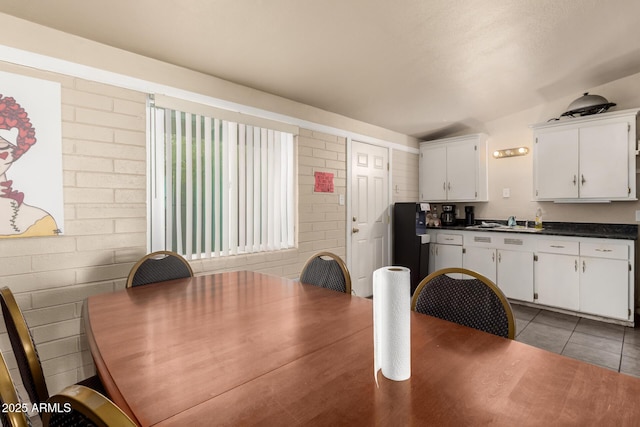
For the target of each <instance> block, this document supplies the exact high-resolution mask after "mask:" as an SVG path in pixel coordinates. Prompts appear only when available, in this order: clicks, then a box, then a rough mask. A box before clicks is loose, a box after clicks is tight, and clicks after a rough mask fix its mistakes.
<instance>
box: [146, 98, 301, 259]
mask: <svg viewBox="0 0 640 427" xmlns="http://www.w3.org/2000/svg"><path fill="white" fill-rule="evenodd" d="M151 110H152V114H153V117H152V123H151V129H152V131H151V140H152V141H151V142H152V147H153V150H152V152H153V154H152V156H153V158H154V160H155V161H153V163H154V167H153V168H152V169H153V170H152V173H151V176H152V177H154V182H153V183H152V191H153V195H152V198H151V200H152V205H153V206H152V208H151V218H152V219H151V229H152V232H151V235H152V242H151V247H152V250H159V249H168V250H173V251H175V252H178V253H180V254H182V255H184V256H186V257H187V258H190V259H191V258H207V257H216V256H226V255H235V254H241V253H251V252H263V251H274V250H279V249H285V248H290V247H293V246H294V225H295V206H294V203H295V187H294V177H295V174H294V165H295V162H294V135H293V134H292V133H289V132H284V131H280V130H274V129H269V128H266V127H261V126H254V125H247V124H243V123H239V122H236V121H230V120H225V119H220V118H215V117H209V116H206V115H202V114H194V113H189V112H184V111H179V110H175V109H168V108H159V107H151ZM153 122H155V123H153Z"/></svg>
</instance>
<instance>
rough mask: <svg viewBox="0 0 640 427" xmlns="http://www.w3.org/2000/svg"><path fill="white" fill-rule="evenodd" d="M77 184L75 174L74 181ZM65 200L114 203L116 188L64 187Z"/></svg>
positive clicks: (68, 201) (71, 201)
mask: <svg viewBox="0 0 640 427" xmlns="http://www.w3.org/2000/svg"><path fill="white" fill-rule="evenodd" d="M72 184H73V185H75V174H74V182H73V183H72ZM64 202H65V203H67V204H71V203H113V202H114V190H113V189H112V188H76V187H67V188H65V189H64Z"/></svg>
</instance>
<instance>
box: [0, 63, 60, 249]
mask: <svg viewBox="0 0 640 427" xmlns="http://www.w3.org/2000/svg"><path fill="white" fill-rule="evenodd" d="M60 92H61V88H60V84H59V83H56V82H51V81H47V80H41V79H35V78H32V77H25V76H21V75H17V74H10V73H5V72H0V238H15V237H33V236H55V235H59V234H61V233H62V232H63V226H64V203H63V198H62V196H63V190H62V115H61V103H60V102H61V96H60V95H61V94H60Z"/></svg>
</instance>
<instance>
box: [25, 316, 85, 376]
mask: <svg viewBox="0 0 640 427" xmlns="http://www.w3.org/2000/svg"><path fill="white" fill-rule="evenodd" d="M80 321H81V319H72V320H65V321H62V322H56V323H49V324H47V325H42V326H36V327H35V328H29V329H31V334H32V336H33V341H34V342H35V343H36V346H39V345H40V343H45V342H49V341H54V340H59V339H62V338H69V337H73V336H76V335H79V334H80ZM76 367H77V366H76ZM74 368H75V367H74Z"/></svg>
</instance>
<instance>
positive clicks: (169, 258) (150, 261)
mask: <svg viewBox="0 0 640 427" xmlns="http://www.w3.org/2000/svg"><path fill="white" fill-rule="evenodd" d="M185 277H193V270H192V269H191V265H189V262H187V260H186V259H184V258H183V257H182V256H180V255H179V254H177V253H175V252H172V251H156V252H152V253H150V254H147V255H145V256H144V257H142V259H140V261H138V262H137V263H136V264H135V265H134V266H133V268H131V271H130V272H129V277H127V288H131V287H134V286H140V285H147V284H149V283H155V282H164V281H166V280H173V279H182V278H185Z"/></svg>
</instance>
